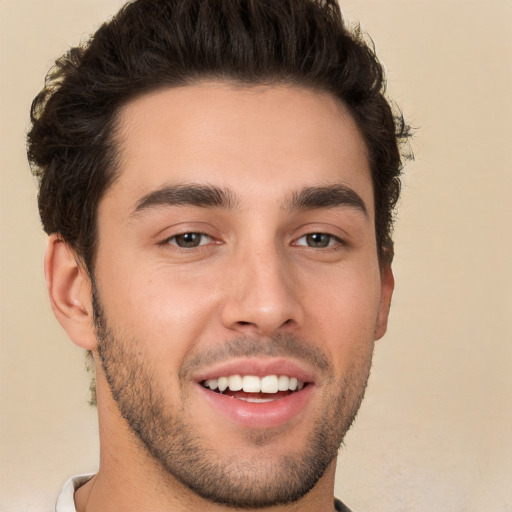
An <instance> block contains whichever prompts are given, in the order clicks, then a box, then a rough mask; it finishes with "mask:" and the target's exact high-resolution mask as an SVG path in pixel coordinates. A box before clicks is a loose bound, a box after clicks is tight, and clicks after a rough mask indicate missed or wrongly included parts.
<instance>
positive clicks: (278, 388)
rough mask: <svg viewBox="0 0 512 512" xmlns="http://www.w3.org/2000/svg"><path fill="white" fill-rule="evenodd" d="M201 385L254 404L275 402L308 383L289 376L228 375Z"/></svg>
mask: <svg viewBox="0 0 512 512" xmlns="http://www.w3.org/2000/svg"><path fill="white" fill-rule="evenodd" d="M201 385H202V386H203V387H204V388H206V389H208V390H210V391H213V392H214V393H218V394H222V395H225V396H229V397H233V398H236V399H238V400H242V401H245V402H249V403H253V404H262V403H269V402H274V401H276V400H279V399H282V398H284V397H286V396H289V395H290V394H292V393H297V392H299V391H302V390H303V389H304V387H305V386H307V385H308V383H307V382H303V381H302V380H299V379H297V378H296V377H291V376H288V375H264V376H262V377H259V376H257V375H239V374H236V375H227V376H221V377H218V378H215V379H207V380H203V381H202V382H201Z"/></svg>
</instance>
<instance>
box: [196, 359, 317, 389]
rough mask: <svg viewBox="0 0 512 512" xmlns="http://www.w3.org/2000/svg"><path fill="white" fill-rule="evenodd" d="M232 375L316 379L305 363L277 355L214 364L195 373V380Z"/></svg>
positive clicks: (312, 380) (303, 380)
mask: <svg viewBox="0 0 512 512" xmlns="http://www.w3.org/2000/svg"><path fill="white" fill-rule="evenodd" d="M230 375H242V376H243V375H255V376H257V377H264V376H265V375H287V376H288V377H295V378H296V379H298V380H300V381H302V382H308V383H312V382H314V381H315V378H314V372H313V371H311V370H310V369H308V368H305V367H304V365H302V364H300V363H297V362H295V361H292V360H290V359H286V358H281V357H279V358H277V357H265V358H261V357H248V358H238V359H232V360H229V361H225V362H222V363H217V364H214V365H212V366H210V367H208V368H207V369H205V370H204V371H200V372H198V373H196V374H195V376H194V380H195V381H196V382H202V381H204V380H209V379H218V378H219V377H228V376H230Z"/></svg>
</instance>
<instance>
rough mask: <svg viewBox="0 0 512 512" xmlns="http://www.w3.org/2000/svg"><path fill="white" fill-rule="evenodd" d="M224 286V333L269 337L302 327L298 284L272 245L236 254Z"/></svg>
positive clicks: (287, 264)
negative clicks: (233, 332) (228, 331)
mask: <svg viewBox="0 0 512 512" xmlns="http://www.w3.org/2000/svg"><path fill="white" fill-rule="evenodd" d="M224 284H225V286H224V290H225V298H224V302H223V307H222V322H223V324H224V327H226V328H227V329H230V330H232V331H237V332H239V333H240V334H245V335H247V334H257V335H259V336H266V337H269V336H272V335H273V334H276V333H277V332H279V331H282V330H287V331H289V332H292V331H294V330H296V329H297V327H298V326H299V325H301V323H302V321H303V316H304V312H303V310H302V306H301V303H300V302H301V301H300V299H299V286H298V282H297V280H296V279H294V276H293V267H292V265H291V264H290V262H289V261H287V259H286V257H285V256H284V255H283V254H280V253H279V251H278V250H277V248H276V247H275V245H274V244H269V246H268V247H267V248H266V249H265V248H261V247H260V249H259V250H258V251H250V250H249V251H245V252H243V253H241V254H239V255H238V256H237V257H236V261H231V262H230V266H229V269H228V271H227V273H226V279H225V282H224Z"/></svg>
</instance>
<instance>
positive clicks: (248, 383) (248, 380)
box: [242, 375, 261, 393]
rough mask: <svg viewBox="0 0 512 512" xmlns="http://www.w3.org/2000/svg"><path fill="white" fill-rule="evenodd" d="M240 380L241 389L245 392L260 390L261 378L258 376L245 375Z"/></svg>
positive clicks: (257, 391)
mask: <svg viewBox="0 0 512 512" xmlns="http://www.w3.org/2000/svg"><path fill="white" fill-rule="evenodd" d="M242 382H243V385H242V389H243V390H244V391H245V392H246V393H259V392H260V391H261V380H260V378H259V377H255V376H254V375H246V376H245V377H244V378H243V379H242Z"/></svg>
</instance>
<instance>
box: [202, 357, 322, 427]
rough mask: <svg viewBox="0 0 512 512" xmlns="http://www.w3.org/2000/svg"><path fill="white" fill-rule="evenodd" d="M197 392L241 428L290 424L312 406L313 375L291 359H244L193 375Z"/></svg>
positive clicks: (229, 420)
mask: <svg viewBox="0 0 512 512" xmlns="http://www.w3.org/2000/svg"><path fill="white" fill-rule="evenodd" d="M195 380H196V383H197V388H196V389H197V390H198V391H199V392H200V393H199V395H200V396H201V397H202V398H203V399H204V400H206V403H207V404H209V407H211V408H212V413H213V414H214V416H213V417H217V415H220V416H222V417H224V418H225V419H226V420H228V422H229V423H234V424H236V425H239V426H241V427H244V428H250V429H254V428H256V429H271V428H275V427H282V426H285V425H293V424H296V423H297V422H299V421H301V419H304V418H306V416H307V411H308V410H310V408H311V407H313V406H314V403H315V397H316V396H317V393H318V392H317V386H316V382H315V376H314V374H313V373H312V372H311V371H309V370H307V369H306V368H304V367H303V365H297V364H295V363H293V362H291V361H290V360H283V359H279V358H276V359H273V360H269V359H260V360H258V359H244V360H235V361H231V362H229V363H223V364H220V365H219V366H217V367H215V368H210V369H209V370H208V372H206V373H204V374H202V375H198V376H196V379H195Z"/></svg>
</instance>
